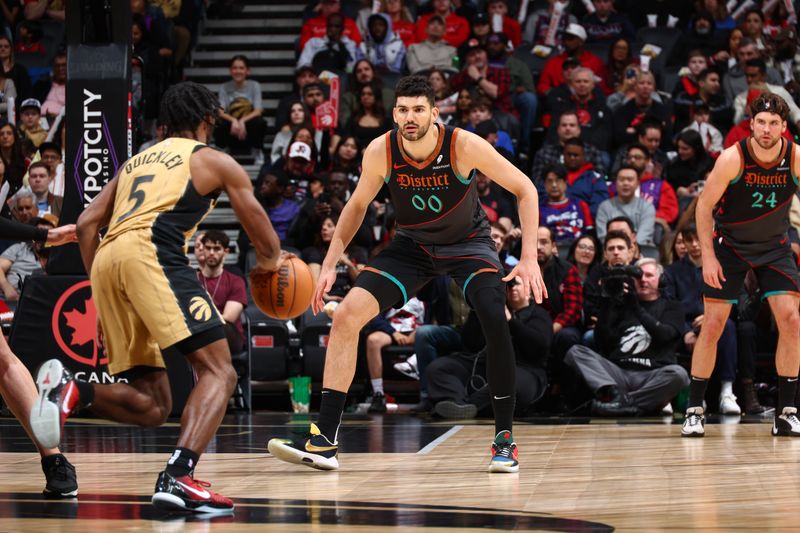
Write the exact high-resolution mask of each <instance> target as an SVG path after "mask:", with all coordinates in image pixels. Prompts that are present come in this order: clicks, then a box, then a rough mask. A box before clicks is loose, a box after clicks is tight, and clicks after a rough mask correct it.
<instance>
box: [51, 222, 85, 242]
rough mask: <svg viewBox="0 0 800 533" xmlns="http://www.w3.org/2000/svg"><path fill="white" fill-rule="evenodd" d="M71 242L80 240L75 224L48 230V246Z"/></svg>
mask: <svg viewBox="0 0 800 533" xmlns="http://www.w3.org/2000/svg"><path fill="white" fill-rule="evenodd" d="M71 242H78V237H77V236H76V235H75V224H67V225H66V226H61V227H58V228H53V229H49V230H47V245H48V246H61V245H62V244H68V243H71Z"/></svg>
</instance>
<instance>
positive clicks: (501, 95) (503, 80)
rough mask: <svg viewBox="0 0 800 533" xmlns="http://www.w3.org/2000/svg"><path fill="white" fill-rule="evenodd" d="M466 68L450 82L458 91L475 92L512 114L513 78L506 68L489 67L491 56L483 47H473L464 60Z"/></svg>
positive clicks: (501, 109)
mask: <svg viewBox="0 0 800 533" xmlns="http://www.w3.org/2000/svg"><path fill="white" fill-rule="evenodd" d="M464 59H465V62H464V68H463V69H461V72H459V73H458V74H455V75H454V76H453V77H452V78H451V80H450V86H451V87H452V88H453V89H454V90H456V91H460V90H461V89H468V90H475V91H477V92H479V93H480V94H483V95H485V96H487V97H488V98H489V100H491V101H492V103H493V104H494V106H495V107H496V108H497V109H499V110H500V111H504V112H506V113H510V112H511V109H512V108H511V93H510V87H511V76H510V75H509V73H508V69H507V68H505V67H495V66H492V65H489V55H488V54H487V53H486V49H485V48H483V47H482V46H473V47H472V48H470V49H469V51H468V52H467V54H466V57H465V58H464Z"/></svg>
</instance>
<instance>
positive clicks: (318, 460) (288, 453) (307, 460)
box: [267, 439, 339, 470]
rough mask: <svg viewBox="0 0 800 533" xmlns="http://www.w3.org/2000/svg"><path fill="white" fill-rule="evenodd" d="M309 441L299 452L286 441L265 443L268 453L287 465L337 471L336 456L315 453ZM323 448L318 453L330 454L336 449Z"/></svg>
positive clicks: (308, 440)
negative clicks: (325, 452)
mask: <svg viewBox="0 0 800 533" xmlns="http://www.w3.org/2000/svg"><path fill="white" fill-rule="evenodd" d="M310 441H311V439H307V440H306V441H305V442H304V443H302V446H303V448H304V449H303V450H301V449H299V448H297V447H295V446H293V445H292V442H291V441H286V440H284V439H270V440H269V442H268V443H267V450H269V453H271V454H272V455H274V456H275V457H277V458H278V459H280V460H281V461H285V462H287V463H292V464H296V465H305V466H308V467H311V468H316V469H317V470H338V469H339V461H338V460H337V459H336V456H335V455H334V456H333V457H325V456H324V455H322V454H320V453H315V452H316V451H317V449H316V448H317V447H316V446H314V445H313V444H311V442H310ZM298 445H299V444H298ZM309 447H310V449H309ZM324 448H325V449H320V450H319V451H327V452H330V451H331V449H336V447H332V448H330V449H329V448H328V447H324Z"/></svg>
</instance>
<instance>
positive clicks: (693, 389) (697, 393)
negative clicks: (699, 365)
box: [686, 376, 708, 409]
mask: <svg viewBox="0 0 800 533" xmlns="http://www.w3.org/2000/svg"><path fill="white" fill-rule="evenodd" d="M706 387H708V380H707V379H703V378H696V377H694V376H692V381H691V383H689V403H688V405H687V406H686V407H688V408H692V407H700V408H701V409H702V408H703V399H704V398H705V397H706Z"/></svg>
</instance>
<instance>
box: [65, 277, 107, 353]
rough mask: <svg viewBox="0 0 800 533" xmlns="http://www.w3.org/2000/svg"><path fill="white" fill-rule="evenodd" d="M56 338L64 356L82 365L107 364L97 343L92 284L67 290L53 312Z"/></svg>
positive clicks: (79, 285)
mask: <svg viewBox="0 0 800 533" xmlns="http://www.w3.org/2000/svg"><path fill="white" fill-rule="evenodd" d="M53 335H54V337H55V339H56V343H57V344H58V347H59V348H61V350H62V351H63V352H64V354H65V355H66V356H67V357H69V358H70V359H72V360H73V361H75V362H76V363H80V364H82V365H86V366H90V367H97V366H100V365H105V364H106V363H108V358H107V357H105V354H103V356H102V358H101V357H100V352H101V350H100V348H99V347H98V342H97V311H96V310H95V307H94V300H93V299H92V287H91V283H90V281H89V280H86V281H81V282H78V283H76V284H75V285H73V286H72V287H70V288H68V289H67V290H66V291H64V293H63V294H62V295H61V297H60V298H59V299H58V301H57V302H56V305H55V308H53Z"/></svg>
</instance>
